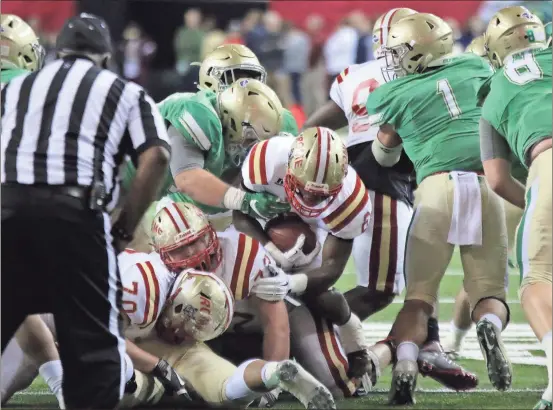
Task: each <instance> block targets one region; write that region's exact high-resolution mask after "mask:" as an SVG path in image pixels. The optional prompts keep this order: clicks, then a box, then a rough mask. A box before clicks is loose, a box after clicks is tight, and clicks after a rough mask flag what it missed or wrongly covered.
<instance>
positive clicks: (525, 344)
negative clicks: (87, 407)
mask: <svg viewBox="0 0 553 410" xmlns="http://www.w3.org/2000/svg"><path fill="white" fill-rule="evenodd" d="M461 283H462V276H461V264H460V261H459V258H458V256H457V255H455V256H454V259H453V261H452V263H451V265H450V269H449V270H448V273H447V276H446V277H445V279H444V281H443V282H442V287H441V290H440V330H441V335H442V341H443V342H444V341H445V340H446V338H447V334H448V332H449V327H448V323H449V321H450V320H451V315H452V312H453V299H454V298H455V295H456V293H457V291H458V289H459V287H460V286H461ZM354 284H355V271H354V269H353V264H351V263H350V265H349V266H348V269H347V271H346V272H345V273H344V275H343V277H342V278H341V280H340V283H339V287H340V288H341V289H342V290H346V289H348V288H350V287H352V286H353V285H354ZM517 289H518V276H517V275H516V272H515V271H512V274H511V275H510V286H509V297H508V300H509V304H510V307H511V324H510V326H509V327H508V328H507V329H506V330H505V332H504V333H503V336H504V341H505V344H506V346H507V348H508V351H509V354H510V357H511V359H512V361H513V363H514V365H513V368H514V380H513V386H512V390H511V391H509V392H503V393H501V392H497V391H494V390H493V389H492V387H491V385H490V382H489V380H488V377H487V374H486V368H485V364H484V361H483V358H482V354H481V353H480V350H479V347H478V344H477V342H476V338H475V336H474V331H471V332H470V333H469V335H468V337H467V340H466V342H465V345H464V347H465V350H464V351H463V356H464V357H465V358H464V359H463V360H461V361H460V363H461V364H462V365H463V366H465V367H466V368H467V369H469V370H471V371H473V372H475V373H476V374H477V375H478V377H479V379H480V384H479V386H478V389H477V390H476V391H473V392H470V393H456V392H453V391H448V390H445V389H443V388H442V387H441V386H440V385H439V384H437V383H435V382H434V381H432V380H427V379H423V378H422V377H421V378H420V379H419V381H418V388H419V390H420V391H419V393H417V396H416V399H417V405H416V406H415V408H420V409H531V408H532V407H533V406H534V404H535V403H536V402H537V400H538V399H539V398H540V396H541V390H542V389H544V388H545V386H546V385H547V370H546V368H545V358H544V357H543V353H542V351H541V350H540V348H539V344H538V343H537V341H536V338H535V337H534V335H533V333H532V331H531V330H530V327H529V326H528V325H526V321H525V319H524V313H523V312H522V309H521V308H520V304H519V301H518V298H517ZM401 301H402V298H401V297H398V298H397V299H396V301H395V303H394V304H393V305H391V306H389V307H388V308H387V309H385V310H384V311H383V312H380V313H379V314H377V315H375V316H373V317H371V318H370V320H369V321H367V322H366V324H365V325H366V328H367V337H368V340H369V342H375V341H377V340H381V339H383V338H384V337H385V336H386V335H387V333H388V331H389V329H390V326H391V323H392V322H393V319H394V317H395V315H396V314H397V312H398V311H399V309H400V307H401ZM83 377H86V376H83ZM389 386H390V370H389V369H388V370H387V371H385V372H384V374H383V375H382V377H381V378H380V380H379V382H378V384H377V386H376V391H375V392H373V393H371V394H370V395H369V396H367V397H364V398H358V399H349V400H344V401H341V402H339V403H338V407H339V408H340V409H366V408H382V407H386V402H387V391H388V388H389ZM298 404H299V403H298V402H292V401H286V402H282V403H280V402H279V404H278V405H277V406H276V407H277V408H283V409H284V408H300V407H298ZM38 407H41V408H56V400H55V398H54V397H52V396H50V395H49V394H48V391H47V388H46V386H45V384H44V382H43V381H42V379H41V378H40V377H39V378H37V379H36V380H35V382H34V383H33V385H32V386H31V387H30V388H29V389H27V390H26V391H24V392H21V393H19V394H17V395H16V396H15V397H14V398H13V399H12V400H11V402H10V403H9V406H8V407H7V408H38Z"/></svg>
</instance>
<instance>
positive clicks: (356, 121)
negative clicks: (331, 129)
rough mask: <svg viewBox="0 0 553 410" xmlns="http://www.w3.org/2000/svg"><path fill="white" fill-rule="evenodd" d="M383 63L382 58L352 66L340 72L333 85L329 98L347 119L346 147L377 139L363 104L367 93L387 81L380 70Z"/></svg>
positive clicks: (375, 131)
mask: <svg viewBox="0 0 553 410" xmlns="http://www.w3.org/2000/svg"><path fill="white" fill-rule="evenodd" d="M383 64H384V59H380V60H371V61H367V62H366V63H363V64H354V65H352V66H349V67H348V68H346V69H345V70H344V71H342V72H341V73H340V74H339V75H338V76H337V77H336V79H335V80H334V82H333V83H332V86H331V88H330V98H332V101H334V102H335V103H336V104H337V105H338V106H339V107H340V108H341V109H342V110H343V111H344V114H346V117H347V119H348V126H349V131H348V138H347V140H346V145H347V146H348V147H351V146H352V145H356V144H360V143H362V142H368V141H373V140H374V139H375V138H376V135H377V133H378V128H379V127H378V126H372V125H371V123H370V122H369V115H368V114H367V109H366V108H365V105H366V103H367V99H368V98H369V94H370V93H371V92H373V91H374V89H375V88H377V87H379V86H380V85H382V84H384V83H385V82H386V81H384V77H383V76H382V71H381V67H382V66H383Z"/></svg>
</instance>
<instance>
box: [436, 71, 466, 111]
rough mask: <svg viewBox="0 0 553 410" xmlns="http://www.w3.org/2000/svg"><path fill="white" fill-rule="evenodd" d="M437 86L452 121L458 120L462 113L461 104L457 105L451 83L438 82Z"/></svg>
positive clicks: (445, 81)
mask: <svg viewBox="0 0 553 410" xmlns="http://www.w3.org/2000/svg"><path fill="white" fill-rule="evenodd" d="M437 86H438V94H441V95H442V98H443V99H444V103H445V106H446V107H447V111H448V112H449V116H450V117H451V119H452V120H456V119H457V118H459V117H460V116H461V113H462V111H461V108H460V107H459V104H457V99H456V98H455V94H453V89H452V88H451V85H450V84H449V81H447V80H438V83H437Z"/></svg>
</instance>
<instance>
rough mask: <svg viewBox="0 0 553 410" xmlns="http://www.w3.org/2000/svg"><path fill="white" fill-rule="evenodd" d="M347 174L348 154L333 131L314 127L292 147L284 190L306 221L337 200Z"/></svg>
mask: <svg viewBox="0 0 553 410" xmlns="http://www.w3.org/2000/svg"><path fill="white" fill-rule="evenodd" d="M347 171H348V152H347V149H346V146H345V145H344V143H343V142H342V139H341V138H340V136H339V135H338V134H336V133H335V132H334V131H332V130H330V129H328V128H323V127H313V128H308V129H306V130H305V131H304V132H302V133H301V134H300V135H299V136H298V137H297V138H296V139H295V140H294V143H293V144H292V148H291V150H290V154H289V157H288V170H287V172H286V176H285V177H284V189H285V191H286V197H287V198H288V202H289V203H290V205H291V206H292V207H293V208H294V210H295V211H296V212H298V213H299V214H300V215H302V216H304V217H306V218H315V217H317V216H319V215H320V214H321V213H322V212H324V210H325V209H327V208H328V207H329V205H330V204H331V203H332V201H334V199H336V197H337V196H338V193H339V192H340V189H342V184H343V183H344V179H345V177H346V175H347Z"/></svg>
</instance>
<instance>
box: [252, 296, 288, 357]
mask: <svg viewBox="0 0 553 410" xmlns="http://www.w3.org/2000/svg"><path fill="white" fill-rule="evenodd" d="M252 298H253V301H254V304H255V305H256V307H257V311H258V313H259V318H260V320H261V324H262V326H263V359H264V360H267V361H281V360H287V359H289V358H290V324H289V322H288V311H287V309H286V305H285V303H284V301H283V300H281V301H278V302H268V301H266V300H262V299H260V298H258V297H257V296H253V297H252Z"/></svg>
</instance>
